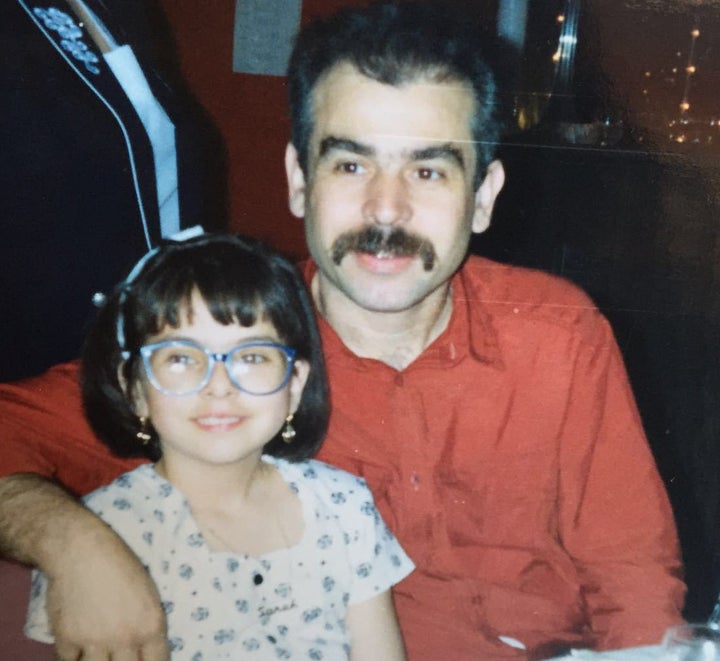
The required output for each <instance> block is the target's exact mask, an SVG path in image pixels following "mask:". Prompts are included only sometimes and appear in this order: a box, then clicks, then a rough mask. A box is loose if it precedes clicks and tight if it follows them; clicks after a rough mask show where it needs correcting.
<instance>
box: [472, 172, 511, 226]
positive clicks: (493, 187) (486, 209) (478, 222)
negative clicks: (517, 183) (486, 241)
mask: <svg viewBox="0 0 720 661" xmlns="http://www.w3.org/2000/svg"><path fill="white" fill-rule="evenodd" d="M504 183H505V168H503V166H502V163H501V162H500V161H493V162H492V163H490V165H488V168H487V173H486V174H485V179H483V181H482V183H481V184H480V187H479V188H478V189H477V191H476V192H475V213H474V215H473V224H472V230H473V232H475V233H476V234H480V233H481V232H484V231H485V230H486V229H487V228H488V227H490V219H491V216H492V212H493V207H494V206H495V200H496V199H497V196H498V195H499V194H500V191H501V190H502V187H503V184H504Z"/></svg>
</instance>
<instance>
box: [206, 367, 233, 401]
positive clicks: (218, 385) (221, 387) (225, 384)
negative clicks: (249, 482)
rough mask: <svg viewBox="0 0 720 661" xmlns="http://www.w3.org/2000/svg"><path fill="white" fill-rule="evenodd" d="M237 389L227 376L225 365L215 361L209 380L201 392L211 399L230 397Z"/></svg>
mask: <svg viewBox="0 0 720 661" xmlns="http://www.w3.org/2000/svg"><path fill="white" fill-rule="evenodd" d="M235 390H237V388H235V386H234V385H233V382H232V381H231V380H230V376H229V375H228V372H227V368H226V367H225V363H223V362H221V361H217V362H216V363H215V364H214V365H213V368H212V372H211V373H210V380H209V381H208V382H207V385H206V386H205V387H204V388H203V392H204V393H205V394H207V395H211V396H213V397H227V396H228V395H231V394H232V393H233V392H234V391H235Z"/></svg>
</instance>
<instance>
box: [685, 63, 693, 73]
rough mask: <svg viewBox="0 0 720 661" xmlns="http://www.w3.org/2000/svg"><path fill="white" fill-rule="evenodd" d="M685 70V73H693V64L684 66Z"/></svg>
mask: <svg viewBox="0 0 720 661" xmlns="http://www.w3.org/2000/svg"><path fill="white" fill-rule="evenodd" d="M685 71H686V72H687V73H695V65H694V64H691V65H690V66H689V67H686V68H685Z"/></svg>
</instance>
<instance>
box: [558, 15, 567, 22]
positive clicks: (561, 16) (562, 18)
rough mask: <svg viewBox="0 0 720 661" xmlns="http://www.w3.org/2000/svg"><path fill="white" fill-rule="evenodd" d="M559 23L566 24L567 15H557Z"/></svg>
mask: <svg viewBox="0 0 720 661" xmlns="http://www.w3.org/2000/svg"><path fill="white" fill-rule="evenodd" d="M557 22H558V23H564V22H565V14H558V15H557Z"/></svg>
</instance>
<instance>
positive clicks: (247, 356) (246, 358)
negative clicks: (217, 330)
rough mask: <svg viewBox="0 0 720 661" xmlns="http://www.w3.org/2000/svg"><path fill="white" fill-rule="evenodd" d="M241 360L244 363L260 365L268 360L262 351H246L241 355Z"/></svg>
mask: <svg viewBox="0 0 720 661" xmlns="http://www.w3.org/2000/svg"><path fill="white" fill-rule="evenodd" d="M241 360H242V362H243V363H247V364H248V365H259V364H260V363H264V362H265V361H266V360H267V356H264V355H262V354H260V353H244V354H243V355H242V356H241Z"/></svg>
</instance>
